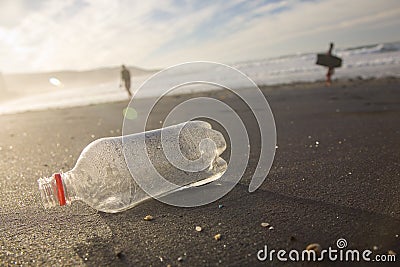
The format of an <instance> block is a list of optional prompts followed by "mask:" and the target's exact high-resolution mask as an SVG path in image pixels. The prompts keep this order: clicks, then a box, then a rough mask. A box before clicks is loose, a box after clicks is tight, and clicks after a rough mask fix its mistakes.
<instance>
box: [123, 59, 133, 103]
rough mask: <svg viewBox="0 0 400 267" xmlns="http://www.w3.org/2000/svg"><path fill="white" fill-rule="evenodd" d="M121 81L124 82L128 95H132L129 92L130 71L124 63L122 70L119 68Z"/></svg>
mask: <svg viewBox="0 0 400 267" xmlns="http://www.w3.org/2000/svg"><path fill="white" fill-rule="evenodd" d="M121 81H123V82H124V85H125V89H126V91H127V92H128V94H129V97H131V96H132V94H131V90H130V89H131V73H130V72H129V70H128V69H127V68H126V67H125V65H122V70H121Z"/></svg>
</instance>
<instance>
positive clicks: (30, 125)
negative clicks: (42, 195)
mask: <svg viewBox="0 0 400 267" xmlns="http://www.w3.org/2000/svg"><path fill="white" fill-rule="evenodd" d="M262 90H263V93H264V94H265V96H266V98H267V99H268V101H269V104H270V106H271V109H272V111H273V114H274V117H275V122H276V127H277V145H278V148H277V150H276V156H275V160H274V164H273V166H272V168H271V171H270V173H269V174H268V176H267V179H266V180H265V181H264V183H263V185H262V186H261V188H259V189H258V190H257V191H256V192H254V193H249V192H248V182H249V180H250V178H251V174H252V172H254V168H255V166H256V164H257V158H258V155H257V149H256V148H257V147H259V143H257V142H259V138H258V137H257V136H258V130H257V128H256V125H255V124H254V122H252V120H253V118H252V117H251V113H249V112H246V111H244V110H242V109H241V106H240V103H239V100H238V99H237V98H236V97H234V96H233V95H231V94H228V93H227V92H225V91H218V92H208V93H201V94H200V93H199V94H196V96H197V95H205V96H212V97H215V98H216V99H219V100H221V101H224V102H225V103H228V104H230V105H232V106H233V107H234V109H235V110H236V112H237V113H238V114H239V115H240V116H241V117H242V118H244V120H246V121H247V124H246V126H248V127H249V128H248V130H249V133H250V139H251V145H252V150H251V155H250V161H249V166H248V168H247V169H246V172H245V175H244V176H243V177H242V180H241V181H240V183H239V184H238V185H237V186H236V187H235V188H234V190H233V191H231V192H230V193H229V194H228V195H227V196H225V197H224V198H222V199H220V200H218V201H217V202H214V203H211V204H209V205H206V206H202V207H198V208H178V207H173V206H168V205H166V204H163V203H161V202H158V201H156V200H149V201H147V202H145V203H143V204H141V205H140V206H137V207H135V208H133V209H130V210H128V211H126V212H122V213H118V214H106V213H101V212H97V211H95V210H93V209H91V208H90V207H88V206H87V205H86V204H84V203H81V202H77V203H73V205H71V206H69V207H57V208H54V209H51V210H44V209H43V207H42V205H41V203H40V199H39V195H38V189H37V183H36V180H37V179H38V178H39V177H47V176H50V175H51V174H52V173H54V172H57V171H59V170H62V171H67V170H70V169H71V168H72V167H73V166H74V165H75V161H76V160H77V158H78V157H79V155H80V153H81V151H82V149H83V148H84V147H85V146H86V145H87V144H89V143H90V142H91V141H93V140H95V139H97V138H100V137H106V136H116V135H120V134H121V127H122V120H123V113H122V110H123V109H124V108H125V107H126V106H127V104H128V102H127V101H126V102H118V103H109V104H98V105H92V106H87V107H77V108H69V109H55V110H46V111H35V112H26V113H21V114H14V115H2V116H0V125H1V126H2V127H1V128H2V130H1V131H0V157H1V161H0V237H1V238H0V265H45V266H59V265H63V266H76V265H78V266H79V265H86V266H168V265H171V266H216V265H220V266H266V265H269V264H271V263H270V262H261V261H259V260H258V259H257V252H258V251H259V250H261V249H263V248H264V246H265V245H267V246H268V248H270V249H276V250H279V249H286V250H291V249H297V250H303V249H305V248H306V246H307V245H308V244H311V243H318V244H320V245H321V247H322V248H327V247H329V246H331V247H335V248H336V241H337V240H338V239H339V238H344V239H346V240H347V243H348V246H347V247H348V248H352V249H358V250H365V249H370V250H372V251H373V253H374V254H388V251H390V250H391V251H393V252H395V253H397V258H398V257H399V253H400V237H399V235H400V200H399V192H400V161H399V152H400V79H396V78H382V79H369V80H362V79H353V80H346V81H344V80H343V81H336V82H335V83H334V84H333V86H331V87H325V86H324V83H323V82H316V83H296V84H291V85H280V86H271V87H263V88H262ZM189 97H193V95H185V96H171V97H168V98H166V99H164V100H163V101H164V105H162V106H161V107H159V109H157V110H156V112H155V113H154V114H153V117H152V119H151V120H150V121H149V123H150V124H149V127H150V128H152V129H156V128H159V126H160V121H162V120H163V118H164V116H165V113H166V111H168V110H169V109H170V108H171V107H174V106H176V105H177V104H178V103H180V102H182V101H183V100H185V99H187V98H189ZM145 101H151V100H150V99H140V100H137V109H140V106H141V105H142V104H143V103H145ZM141 119H142V118H140V117H138V119H137V120H141ZM253 148H255V149H253ZM228 151H229V148H228ZM227 154H229V152H227V153H226V154H225V156H227ZM146 215H152V216H153V217H154V220H153V221H145V220H143V218H144V217H145V216H146ZM261 223H269V224H270V225H271V226H273V229H269V228H266V227H262V226H261ZM196 226H201V227H202V229H203V230H202V231H201V232H197V231H196V230H195V227H196ZM216 234H220V235H221V239H220V240H218V241H217V240H215V239H214V236H215V235H216ZM397 260H398V259H397ZM273 263H274V264H275V265H280V264H285V263H282V262H279V261H278V260H277V259H275V261H274V262H273ZM323 263H324V265H339V266H340V265H342V263H341V262H330V261H329V260H325V261H324V262H323ZM297 264H298V265H303V264H304V263H303V262H298V263H297ZM346 264H351V262H350V263H346ZM393 265H395V264H394V263H393ZM379 266H380V265H379Z"/></svg>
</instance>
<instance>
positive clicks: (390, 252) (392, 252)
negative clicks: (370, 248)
mask: <svg viewBox="0 0 400 267" xmlns="http://www.w3.org/2000/svg"><path fill="white" fill-rule="evenodd" d="M388 255H396V252H394V251H393V250H389V251H388Z"/></svg>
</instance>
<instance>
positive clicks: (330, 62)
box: [316, 54, 342, 68]
mask: <svg viewBox="0 0 400 267" xmlns="http://www.w3.org/2000/svg"><path fill="white" fill-rule="evenodd" d="M316 64H317V65H320V66H325V67H329V68H339V67H341V66H342V59H341V58H340V57H336V56H332V55H328V54H317V62H316Z"/></svg>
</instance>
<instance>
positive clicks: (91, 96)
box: [0, 42, 400, 115]
mask: <svg viewBox="0 0 400 267" xmlns="http://www.w3.org/2000/svg"><path fill="white" fill-rule="evenodd" d="M323 52H324V51H317V52H316V53H303V54H301V53H299V54H295V55H287V56H281V57H277V58H270V59H260V60H253V61H248V62H239V63H234V64H230V66H231V67H233V68H236V69H238V70H240V71H241V72H242V73H244V74H245V75H247V76H248V77H249V78H250V79H252V80H253V81H254V82H255V83H256V84H257V85H260V86H261V85H275V84H288V83H294V82H313V81H318V80H323V79H325V74H326V69H325V68H324V67H321V66H317V65H315V61H316V54H317V53H323ZM334 54H336V55H337V56H339V57H341V58H342V59H343V65H342V67H341V68H338V69H336V70H335V74H334V76H333V78H334V79H349V78H358V77H361V78H364V79H365V78H381V77H388V76H392V77H400V42H396V43H386V44H377V45H368V46H361V47H354V48H348V49H342V50H340V49H337V50H335V51H334ZM199 76H200V77H203V78H204V77H206V78H205V79H202V80H207V79H208V78H207V77H209V79H210V80H213V81H217V83H219V84H221V85H223V86H226V87H234V88H239V89H240V88H242V87H243V86H244V84H245V83H243V82H242V81H243V79H242V78H243V77H241V75H237V74H232V75H230V74H226V73H225V72H222V71H221V69H220V68H219V67H218V66H216V67H207V68H193V69H188V68H186V69H183V70H182V69H181V70H180V71H174V72H172V73H171V74H170V75H168V76H167V77H163V78H162V79H157V80H156V82H155V83H153V86H152V87H151V88H147V89H146V90H138V89H139V87H140V86H141V85H142V83H143V82H145V81H146V79H148V78H149V77H151V74H148V75H143V76H136V77H133V78H132V91H134V93H135V94H134V97H135V98H145V97H159V96H160V95H161V92H162V91H163V90H164V89H165V88H172V87H174V86H176V85H178V84H177V83H179V81H180V80H182V78H183V77H185V79H187V80H193V81H196V80H198V77H199ZM51 78H53V79H51ZM51 78H49V83H52V84H54V90H48V91H41V92H35V91H33V90H32V91H29V84H27V85H26V87H27V89H28V90H25V92H29V93H26V94H22V95H19V96H18V97H16V98H12V99H11V100H8V101H3V102H0V115H1V114H12V113H20V112H26V111H32V110H43V109H52V108H67V107H75V106H85V105H89V104H98V103H107V102H116V101H122V100H127V99H128V94H127V93H126V92H125V91H124V90H123V89H122V88H120V87H119V80H117V79H116V80H115V81H110V82H107V83H101V84H96V85H92V86H86V87H75V88H63V87H62V86H57V84H58V82H59V81H57V80H55V79H54V77H51ZM60 83H61V84H62V81H60ZM210 89H215V87H210V86H206V85H197V86H189V87H187V88H185V89H180V90H176V91H175V93H190V92H196V91H200V90H210ZM11 93H12V92H11ZM172 93H174V92H172Z"/></svg>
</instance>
